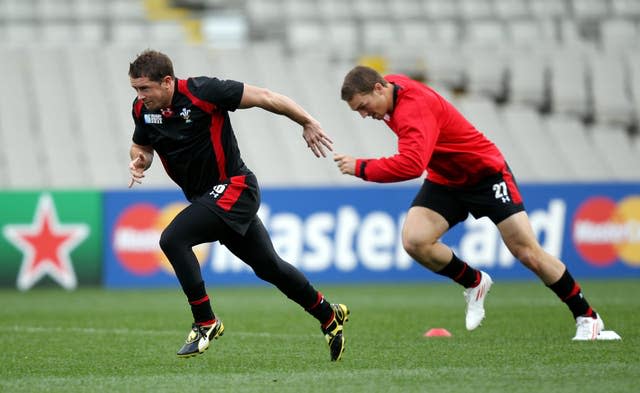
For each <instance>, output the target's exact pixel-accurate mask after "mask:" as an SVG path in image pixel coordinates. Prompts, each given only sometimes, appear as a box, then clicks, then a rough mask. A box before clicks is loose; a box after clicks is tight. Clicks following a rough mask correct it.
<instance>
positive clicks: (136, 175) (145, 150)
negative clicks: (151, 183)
mask: <svg viewBox="0 0 640 393" xmlns="http://www.w3.org/2000/svg"><path fill="white" fill-rule="evenodd" d="M129 156H130V157H131V162H129V172H130V173H131V180H129V188H131V187H133V185H134V184H135V183H138V184H142V178H143V177H144V171H146V170H147V169H149V167H150V166H151V163H152V162H153V149H152V148H151V146H142V145H137V144H135V143H133V144H132V145H131V150H129Z"/></svg>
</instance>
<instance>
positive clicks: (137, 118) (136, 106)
mask: <svg viewBox="0 0 640 393" xmlns="http://www.w3.org/2000/svg"><path fill="white" fill-rule="evenodd" d="M141 111H142V102H140V101H138V100H136V101H134V102H133V109H132V110H131V115H132V116H133V123H134V124H135V128H134V130H133V137H132V138H131V139H132V141H133V143H135V144H136V145H141V146H147V145H149V144H151V142H150V141H149V137H148V135H147V133H146V132H145V129H144V127H145V126H144V123H143V122H142V114H141Z"/></svg>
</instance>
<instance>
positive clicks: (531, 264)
mask: <svg viewBox="0 0 640 393" xmlns="http://www.w3.org/2000/svg"><path fill="white" fill-rule="evenodd" d="M513 255H514V256H515V257H516V259H517V260H519V261H520V262H522V264H523V265H525V266H526V267H527V268H528V269H529V270H531V271H533V272H534V273H538V272H539V271H540V261H541V258H540V257H539V253H538V252H537V250H536V249H535V248H533V247H518V248H516V249H514V250H513Z"/></svg>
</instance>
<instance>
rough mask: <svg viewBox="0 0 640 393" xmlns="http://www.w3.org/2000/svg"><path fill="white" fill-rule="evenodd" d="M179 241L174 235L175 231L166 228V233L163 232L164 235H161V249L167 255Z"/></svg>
mask: <svg viewBox="0 0 640 393" xmlns="http://www.w3.org/2000/svg"><path fill="white" fill-rule="evenodd" d="M177 243H178V242H177V240H176V238H175V236H174V235H173V231H171V230H170V229H169V228H166V229H165V230H164V231H162V234H161V235H160V241H159V244H160V248H161V249H162V251H164V252H165V254H166V253H167V252H168V251H170V250H171V249H172V248H173V247H175V246H176V244H177Z"/></svg>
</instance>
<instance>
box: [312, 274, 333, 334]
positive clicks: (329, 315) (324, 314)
mask: <svg viewBox="0 0 640 393" xmlns="http://www.w3.org/2000/svg"><path fill="white" fill-rule="evenodd" d="M308 285H309V286H311V284H308ZM312 289H313V287H312ZM314 291H315V290H314ZM316 293H317V295H316V300H315V302H314V303H313V304H312V305H310V306H309V307H308V308H305V310H306V311H307V312H308V313H309V314H311V315H313V317H314V318H315V319H317V320H318V321H319V322H320V324H321V325H322V326H323V327H325V325H327V324H328V323H329V322H331V321H332V320H333V309H332V308H331V304H330V303H329V302H328V301H326V299H325V298H324V296H323V295H322V293H321V292H316Z"/></svg>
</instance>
